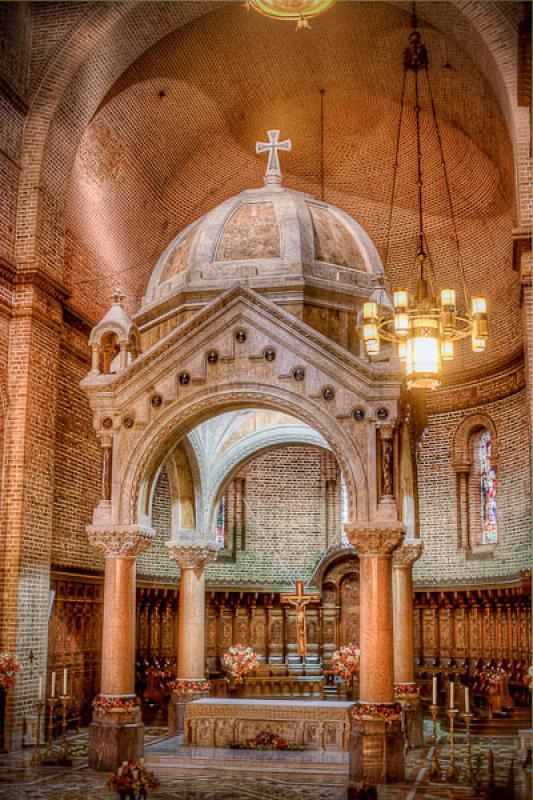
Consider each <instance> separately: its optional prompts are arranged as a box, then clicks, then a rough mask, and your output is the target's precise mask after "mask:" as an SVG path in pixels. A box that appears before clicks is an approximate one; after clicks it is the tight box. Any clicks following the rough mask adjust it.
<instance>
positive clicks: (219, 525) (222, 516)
mask: <svg viewBox="0 0 533 800" xmlns="http://www.w3.org/2000/svg"><path fill="white" fill-rule="evenodd" d="M215 542H216V544H217V546H218V547H226V544H227V542H226V495H223V496H222V499H221V500H220V503H219V504H218V510H217V521H216V527H215Z"/></svg>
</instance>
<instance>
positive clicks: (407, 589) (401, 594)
mask: <svg viewBox="0 0 533 800" xmlns="http://www.w3.org/2000/svg"><path fill="white" fill-rule="evenodd" d="M422 548H423V545H422V543H421V542H420V541H415V540H411V541H409V542H404V544H403V547H398V548H397V549H396V550H395V551H394V553H393V554H392V600H393V629H394V636H393V639H394V692H395V696H396V699H397V700H398V701H399V702H400V703H401V705H402V709H403V713H404V720H405V725H404V728H405V735H406V739H407V742H408V744H409V746H410V747H422V745H423V744H424V739H423V713H422V706H421V703H420V696H419V693H418V689H417V686H416V683H415V668H414V659H415V657H414V631H413V626H414V620H413V564H414V563H415V561H416V560H417V559H418V558H420V556H421V554H422Z"/></svg>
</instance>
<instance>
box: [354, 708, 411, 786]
mask: <svg viewBox="0 0 533 800" xmlns="http://www.w3.org/2000/svg"><path fill="white" fill-rule="evenodd" d="M404 747H405V739H404V735H403V733H402V730H401V723H400V720H399V718H395V719H385V718H374V719H371V718H370V717H367V718H363V719H354V721H353V723H352V730H351V733H350V743H349V777H350V781H351V782H361V781H362V782H364V783H369V784H372V785H377V784H383V783H396V782H397V781H403V780H404V778H405V762H404Z"/></svg>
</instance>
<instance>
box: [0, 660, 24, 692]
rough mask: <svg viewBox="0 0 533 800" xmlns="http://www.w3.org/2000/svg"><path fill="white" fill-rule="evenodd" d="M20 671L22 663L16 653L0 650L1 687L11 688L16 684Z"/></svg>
mask: <svg viewBox="0 0 533 800" xmlns="http://www.w3.org/2000/svg"><path fill="white" fill-rule="evenodd" d="M19 672H20V664H19V660H18V658H17V657H16V655H14V654H13V653H8V652H7V651H6V650H2V651H1V652H0V688H2V689H9V688H10V687H11V686H14V685H15V681H16V679H17V675H18V674H19Z"/></svg>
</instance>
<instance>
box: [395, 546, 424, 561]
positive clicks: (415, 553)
mask: <svg viewBox="0 0 533 800" xmlns="http://www.w3.org/2000/svg"><path fill="white" fill-rule="evenodd" d="M423 550H424V545H423V544H422V542H405V541H404V543H403V545H402V547H398V548H397V549H396V550H395V551H394V553H393V554H392V566H393V567H412V566H413V564H414V563H415V561H418V559H419V558H420V556H421V555H422V551H423Z"/></svg>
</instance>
